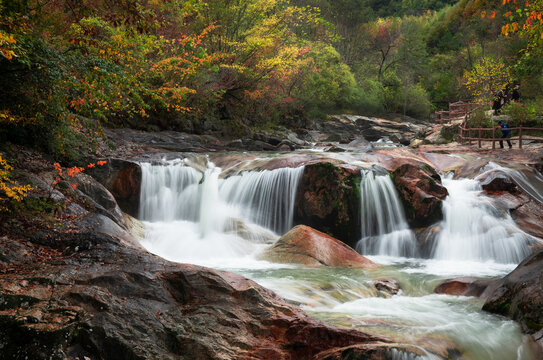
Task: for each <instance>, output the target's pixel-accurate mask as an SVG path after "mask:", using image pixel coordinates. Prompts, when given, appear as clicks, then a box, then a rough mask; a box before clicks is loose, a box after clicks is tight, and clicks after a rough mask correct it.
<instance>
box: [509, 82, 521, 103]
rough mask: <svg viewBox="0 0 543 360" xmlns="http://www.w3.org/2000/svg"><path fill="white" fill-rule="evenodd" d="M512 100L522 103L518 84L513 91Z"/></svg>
mask: <svg viewBox="0 0 543 360" xmlns="http://www.w3.org/2000/svg"><path fill="white" fill-rule="evenodd" d="M511 99H512V100H513V101H514V102H517V103H518V102H520V85H518V84H517V86H515V88H514V89H513V94H512V95H511Z"/></svg>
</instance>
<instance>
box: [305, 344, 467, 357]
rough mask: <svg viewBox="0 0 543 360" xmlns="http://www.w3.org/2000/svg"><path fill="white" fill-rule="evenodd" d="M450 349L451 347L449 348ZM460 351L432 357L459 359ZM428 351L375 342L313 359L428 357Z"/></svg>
mask: <svg viewBox="0 0 543 360" xmlns="http://www.w3.org/2000/svg"><path fill="white" fill-rule="evenodd" d="M447 350H449V349H447ZM460 355H461V354H460V353H458V352H457V351H456V349H450V351H449V352H446V353H445V354H438V353H432V357H431V358H432V359H459V358H461V357H460ZM426 358H428V353H427V352H426V351H423V350H422V349H421V348H419V347H416V346H410V345H400V344H375V345H369V346H358V345H353V346H347V347H344V348H340V349H333V350H328V351H325V352H322V353H320V354H318V355H317V356H315V357H314V358H313V360H396V359H426Z"/></svg>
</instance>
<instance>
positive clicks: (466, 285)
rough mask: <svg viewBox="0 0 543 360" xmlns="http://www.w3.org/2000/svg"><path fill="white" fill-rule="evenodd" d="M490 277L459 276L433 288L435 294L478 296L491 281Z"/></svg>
mask: <svg viewBox="0 0 543 360" xmlns="http://www.w3.org/2000/svg"><path fill="white" fill-rule="evenodd" d="M493 281H494V280H492V279H478V278H474V277H461V278H455V279H447V280H443V281H442V282H440V283H439V284H438V285H437V286H436V287H435V289H434V292H435V293H436V294H447V295H457V296H475V297H479V296H481V295H482V294H483V292H484V291H485V290H486V289H487V287H488V286H489V285H490V284H491V283H492V282H493Z"/></svg>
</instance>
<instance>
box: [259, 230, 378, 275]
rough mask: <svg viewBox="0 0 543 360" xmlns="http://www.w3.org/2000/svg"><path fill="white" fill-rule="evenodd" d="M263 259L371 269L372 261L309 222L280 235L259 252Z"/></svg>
mask: <svg viewBox="0 0 543 360" xmlns="http://www.w3.org/2000/svg"><path fill="white" fill-rule="evenodd" d="M261 258H262V259H263V260H267V261H271V262H278V263H286V264H303V265H306V266H315V267H319V266H335V267H353V268H362V269H374V268H376V267H377V265H376V264H375V263H373V262H372V261H370V260H368V259H366V258H365V257H363V256H362V255H360V254H359V253H357V252H356V251H354V250H353V249H352V248H350V247H349V246H347V245H345V244H344V243H343V242H341V241H339V240H338V239H334V238H333V237H331V236H329V235H327V234H324V233H322V232H320V231H317V230H315V229H312V228H310V227H309V226H304V225H298V226H295V227H293V228H292V229H291V230H290V231H289V232H287V233H286V234H285V235H283V236H281V237H280V238H279V240H277V241H276V242H275V244H273V245H272V246H271V247H270V248H268V249H266V250H265V251H264V253H263V254H262V255H261Z"/></svg>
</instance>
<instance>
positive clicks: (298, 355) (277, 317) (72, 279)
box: [0, 214, 387, 360]
mask: <svg viewBox="0 0 543 360" xmlns="http://www.w3.org/2000/svg"><path fill="white" fill-rule="evenodd" d="M107 221H110V220H109V219H108V218H106V217H103V216H102V217H101V216H100V215H96V214H90V215H89V217H88V218H86V219H80V222H79V223H78V224H70V227H69V228H71V229H72V230H76V231H71V232H64V231H62V232H59V233H47V232H46V231H45V230H46V229H44V232H43V233H35V234H33V238H32V239H31V240H32V241H33V242H34V241H35V244H37V245H32V244H31V243H28V242H27V243H19V244H21V246H23V247H26V249H27V251H26V253H27V254H30V255H29V256H21V257H12V258H10V261H11V263H10V267H11V268H13V269H15V271H14V272H11V273H10V274H9V275H8V276H6V275H4V274H2V275H0V304H1V305H0V324H1V326H0V341H1V344H2V357H5V358H6V359H15V358H22V359H24V358H28V359H64V358H71V359H75V358H80V359H83V358H85V357H87V358H90V359H105V360H107V359H224V360H229V359H232V360H233V359H255V360H256V359H302V360H303V359H310V358H312V357H313V356H314V355H316V354H317V353H320V352H322V351H326V350H329V349H333V348H336V347H344V346H349V345H353V344H359V345H360V344H374V343H379V344H381V343H383V342H387V340H386V339H384V338H382V337H379V336H373V335H368V334H364V333H362V332H358V331H354V330H349V329H342V328H338V327H334V326H331V325H327V324H325V323H323V322H321V321H318V320H315V319H313V318H310V317H309V316H307V315H306V314H305V313H304V312H302V311H301V310H300V309H298V308H295V307H293V306H291V305H289V304H287V303H286V302H285V301H284V300H282V299H281V298H279V297H278V296H277V295H275V294H274V293H273V292H271V291H269V290H267V289H264V288H263V287H261V286H259V285H258V284H256V283H254V282H253V281H251V280H248V279H245V278H243V277H241V276H239V275H235V274H231V273H228V272H224V271H215V270H211V269H207V268H203V267H199V266H195V265H188V264H178V263H172V262H168V261H166V260H163V259H161V258H159V257H157V256H154V255H151V254H149V253H147V252H146V251H145V250H143V249H141V248H138V247H136V246H132V245H130V244H126V243H124V242H122V241H119V239H118V233H117V232H118V231H123V230H122V229H120V228H118V229H114V228H111V227H108V226H109V225H107V224H105V223H102V224H101V225H100V227H101V230H100V231H96V229H97V226H95V225H97V222H106V223H107ZM74 225H75V227H74ZM98 225H99V224H98ZM52 235H54V236H52ZM59 236H61V237H62V238H61V240H60V241H59V240H58V237H59ZM4 242H9V243H13V240H12V239H7V238H6V239H5V238H0V247H2V248H5V247H4V245H8V244H7V243H6V244H4ZM67 244H69V245H70V246H69V250H67V249H66V245H67ZM32 246H37V247H38V248H39V249H40V250H39V251H36V250H38V248H35V249H34V250H32V249H33V248H32ZM73 246H75V248H73ZM31 250H32V251H31ZM37 254H49V256H48V257H42V258H40V259H39V261H37V259H36V258H34V256H37ZM23 261H27V262H28V263H22V262H23Z"/></svg>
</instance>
